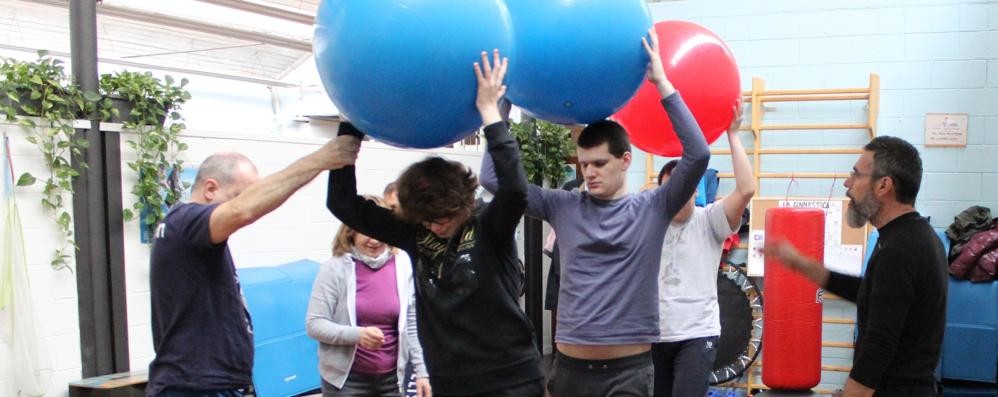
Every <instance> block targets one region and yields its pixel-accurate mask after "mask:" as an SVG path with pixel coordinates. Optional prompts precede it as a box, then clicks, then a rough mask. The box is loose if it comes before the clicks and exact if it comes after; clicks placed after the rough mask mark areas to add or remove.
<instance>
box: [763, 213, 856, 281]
mask: <svg viewBox="0 0 998 397" xmlns="http://www.w3.org/2000/svg"><path fill="white" fill-rule="evenodd" d="M776 206H777V207H794V208H820V209H823V210H824V211H825V257H824V258H822V259H823V260H822V261H823V263H824V265H825V267H826V268H828V269H829V270H833V271H836V272H839V273H845V274H851V275H859V274H860V271H861V269H862V265H863V245H862V244H844V243H843V241H842V230H843V224H842V220H843V219H844V218H843V216H842V215H843V213H842V211H843V206H844V201H843V200H841V199H833V200H820V199H818V200H779V201H778V202H777V205H776ZM765 241H766V236H765V231H764V230H763V229H753V230H751V231H750V233H749V247H748V248H749V253H748V273H749V275H750V276H753V277H757V276H763V275H764V273H765V257H764V255H763V253H762V248H763V246H764V245H765Z"/></svg>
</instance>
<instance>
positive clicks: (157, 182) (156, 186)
mask: <svg viewBox="0 0 998 397" xmlns="http://www.w3.org/2000/svg"><path fill="white" fill-rule="evenodd" d="M187 83H188V81H187V79H183V80H181V81H180V83H179V84H177V83H176V82H175V81H174V79H173V78H172V77H170V76H165V77H164V79H163V80H160V79H158V78H156V77H154V76H153V75H152V73H149V72H145V73H137V72H128V71H125V72H118V73H115V74H105V75H102V76H101V80H100V87H101V94H102V95H103V96H104V98H103V99H102V100H101V106H100V108H101V116H102V117H105V118H112V119H113V118H116V119H117V120H120V121H121V122H123V123H124V127H125V128H126V129H128V130H132V131H134V132H135V138H134V139H130V140H128V141H127V142H128V145H129V147H131V148H132V150H134V151H135V156H136V157H135V160H134V161H130V162H128V167H129V168H131V169H132V170H134V171H135V172H136V173H138V175H139V179H138V181H137V182H136V183H135V186H134V187H133V188H132V194H134V195H135V196H136V197H137V198H138V200H137V201H136V203H135V205H134V206H133V207H132V208H131V209H125V210H124V218H125V220H126V221H129V220H132V219H135V218H136V216H138V217H139V218H141V219H139V221H140V222H141V224H142V226H143V227H144V228H145V229H146V231H147V232H148V231H151V229H152V228H154V227H155V225H156V224H158V223H159V222H160V221H162V220H163V218H164V217H165V216H166V211H165V208H168V207H169V206H170V205H173V204H174V203H176V202H177V200H179V199H180V194H181V193H182V192H183V189H184V188H186V186H183V185H181V184H170V183H167V177H168V175H171V173H172V174H179V173H180V171H181V169H182V168H183V160H181V159H180V156H179V155H180V153H181V152H183V151H185V150H187V144H185V143H183V142H180V133H181V131H183V130H184V128H186V126H185V125H184V123H183V122H182V117H181V115H180V110H181V105H182V104H183V103H184V102H186V101H188V100H190V99H191V94H190V93H189V92H188V91H187V90H186V89H185V88H184V87H185V86H186V85H187ZM115 97H118V98H123V99H124V100H125V101H127V104H128V105H130V106H127V107H115V101H114V99H113V98H115ZM166 118H169V119H170V120H171V122H170V123H169V124H168V125H166V124H164V121H165V119H166ZM164 192H165V194H164ZM133 210H134V211H133ZM147 235H148V233H147Z"/></svg>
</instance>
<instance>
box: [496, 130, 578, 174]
mask: <svg viewBox="0 0 998 397" xmlns="http://www.w3.org/2000/svg"><path fill="white" fill-rule="evenodd" d="M510 132H512V133H513V136H514V137H515V138H516V143H517V144H518V145H519V146H520V153H521V154H522V155H523V168H524V170H525V171H526V172H527V178H528V179H529V180H530V181H535V180H538V179H542V180H544V181H547V182H548V183H550V186H552V187H557V186H558V185H559V184H561V181H562V180H563V179H565V171H566V163H567V162H568V159H569V158H570V157H571V156H572V153H573V152H574V151H575V144H573V143H572V137H571V133H570V131H569V129H568V127H565V126H563V125H559V124H554V123H551V122H547V121H544V120H533V121H530V122H522V123H512V124H511V127H510Z"/></svg>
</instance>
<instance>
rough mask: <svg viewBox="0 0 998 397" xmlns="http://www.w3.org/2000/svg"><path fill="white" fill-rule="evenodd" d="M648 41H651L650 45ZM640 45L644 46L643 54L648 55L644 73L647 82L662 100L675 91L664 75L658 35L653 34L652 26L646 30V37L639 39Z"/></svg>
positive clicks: (653, 28)
mask: <svg viewBox="0 0 998 397" xmlns="http://www.w3.org/2000/svg"><path fill="white" fill-rule="evenodd" d="M648 40H651V43H649V41H648ZM641 44H642V45H644V47H645V52H646V53H648V71H647V72H645V76H646V77H647V78H648V81H649V82H651V83H652V84H654V85H655V87H656V88H658V92H659V94H661V95H662V97H663V98H664V97H666V96H669V95H672V93H673V92H675V91H676V89H675V87H673V86H672V83H671V82H669V78H668V77H666V75H665V67H664V66H662V56H661V55H659V47H658V35H657V34H656V33H655V27H654V26H652V27H651V28H649V29H648V37H642V38H641Z"/></svg>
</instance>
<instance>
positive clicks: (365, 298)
mask: <svg viewBox="0 0 998 397" xmlns="http://www.w3.org/2000/svg"><path fill="white" fill-rule="evenodd" d="M368 199H370V200H373V201H375V202H377V203H378V204H379V205H382V206H384V204H383V202H382V201H381V200H380V199H379V198H376V197H369V198H368ZM413 292H414V291H413V282H412V264H411V262H410V260H409V256H408V255H406V254H405V253H404V252H401V251H398V250H396V249H394V248H391V247H388V246H387V245H385V244H384V243H382V242H380V241H378V240H375V239H372V238H370V237H368V236H365V235H363V234H360V233H357V232H356V231H354V230H352V229H350V228H349V227H347V226H345V225H343V226H340V229H339V231H338V232H337V234H336V240H335V241H334V242H333V257H332V258H331V259H330V260H328V261H327V262H326V263H324V264H323V265H322V267H321V268H320V269H319V274H318V276H316V278H315V284H314V285H313V286H312V296H311V299H309V304H308V313H307V315H306V328H307V331H308V336H309V337H311V338H313V339H315V340H317V341H319V373H320V375H322V380H323V382H322V395H323V397H333V396H372V397H382V396H384V397H388V396H392V397H398V396H399V395H400V393H401V391H402V388H403V386H404V385H405V379H404V373H405V367H406V363H408V362H410V361H411V362H412V364H413V369H414V372H415V374H416V378H417V380H416V387H417V392H418V395H419V396H420V397H430V383H429V380H428V375H427V372H426V367H425V366H424V365H423V349H422V347H421V346H420V345H419V339H418V338H417V335H416V313H415V310H414V309H413V304H414V297H413Z"/></svg>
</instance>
